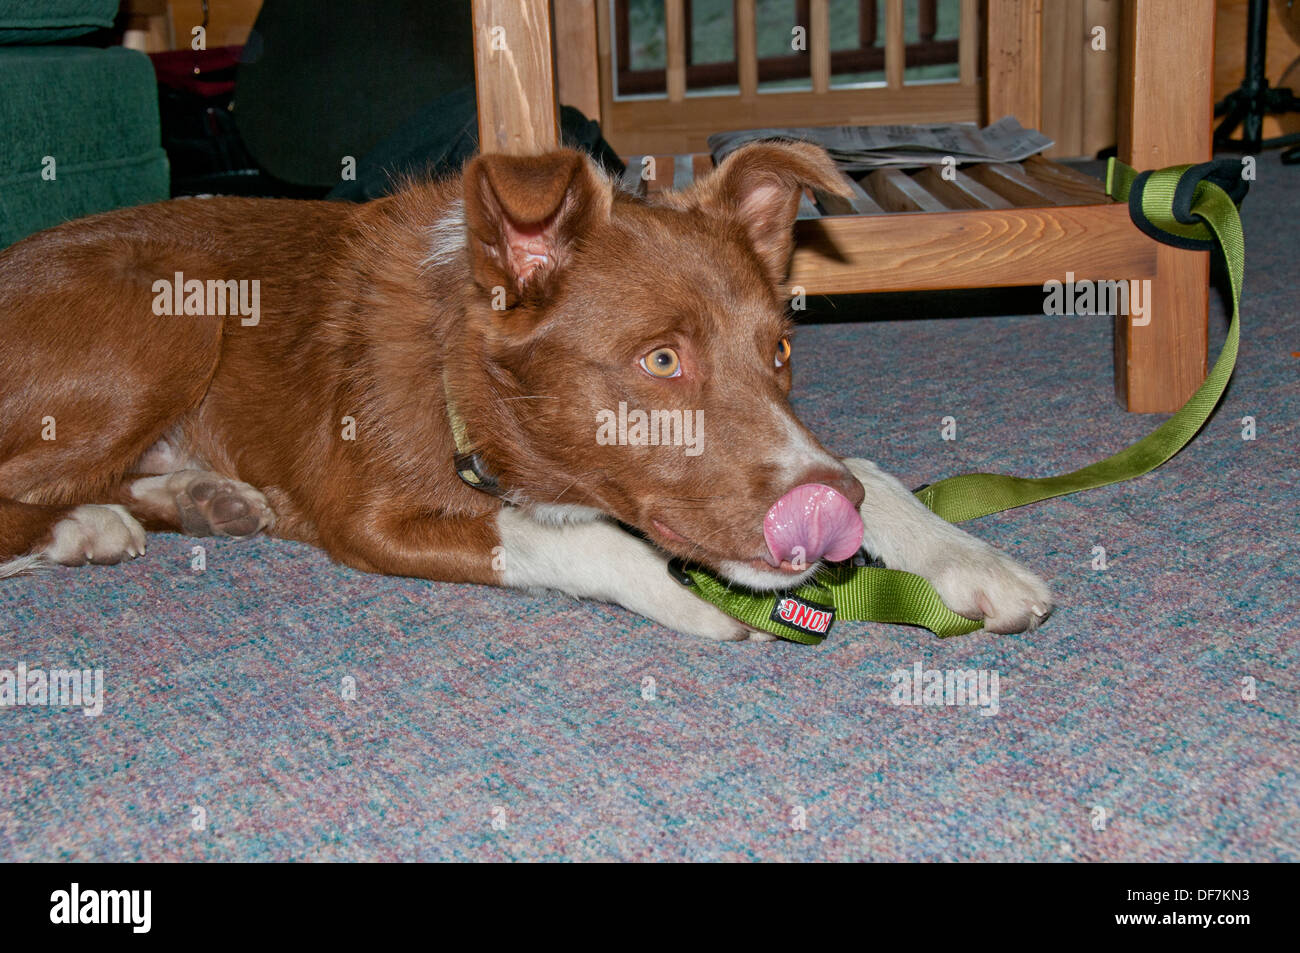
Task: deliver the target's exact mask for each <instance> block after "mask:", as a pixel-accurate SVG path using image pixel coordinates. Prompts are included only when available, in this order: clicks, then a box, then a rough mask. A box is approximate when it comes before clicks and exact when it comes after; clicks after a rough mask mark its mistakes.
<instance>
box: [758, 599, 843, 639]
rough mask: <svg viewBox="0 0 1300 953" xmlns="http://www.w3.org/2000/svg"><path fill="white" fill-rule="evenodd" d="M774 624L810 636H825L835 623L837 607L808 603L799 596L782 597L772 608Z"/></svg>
mask: <svg viewBox="0 0 1300 953" xmlns="http://www.w3.org/2000/svg"><path fill="white" fill-rule="evenodd" d="M770 618H771V620H772V621H773V622H780V623H781V624H782V625H788V626H789V627H790V628H792V629H796V630H798V631H799V632H806V633H808V634H809V635H825V634H826V633H827V632H829V631H830V630H831V623H832V622H834V621H835V607H834V606H824V605H822V604H821V603H818V602H807V601H805V600H803V599H800V598H799V597H798V596H782V597H781V598H779V599H777V600H776V605H774V606H773V607H772V615H771V616H770Z"/></svg>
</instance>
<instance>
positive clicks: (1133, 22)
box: [1094, 0, 1214, 413]
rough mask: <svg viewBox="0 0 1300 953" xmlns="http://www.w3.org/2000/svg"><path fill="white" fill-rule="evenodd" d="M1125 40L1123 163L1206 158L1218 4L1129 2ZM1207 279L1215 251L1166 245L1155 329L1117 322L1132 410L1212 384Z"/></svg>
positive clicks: (1121, 391)
mask: <svg viewBox="0 0 1300 953" xmlns="http://www.w3.org/2000/svg"><path fill="white" fill-rule="evenodd" d="M1121 39H1122V43H1123V49H1122V57H1123V59H1122V61H1121V64H1120V74H1121V75H1120V101H1119V156H1120V159H1121V160H1122V161H1124V162H1127V163H1128V164H1129V165H1131V166H1133V167H1134V168H1135V169H1138V170H1139V171H1141V170H1144V169H1155V168H1161V167H1163V166H1169V165H1176V164H1179V163H1183V162H1205V161H1206V160H1208V159H1209V158H1210V154H1211V142H1210V137H1211V120H1212V117H1213V99H1212V93H1213V88H1212V82H1213V77H1214V0H1126V3H1125V7H1124V32H1123V36H1122V37H1121ZM1094 55H1095V54H1094ZM1209 273H1210V263H1209V253H1208V252H1194V251H1184V250H1182V249H1178V248H1172V247H1170V246H1168V245H1161V246H1159V248H1158V250H1157V273H1156V277H1155V278H1154V279H1152V282H1151V302H1150V305H1149V307H1150V315H1149V317H1150V321H1149V323H1146V324H1145V325H1141V326H1134V324H1133V322H1132V321H1131V320H1130V319H1128V318H1127V317H1124V316H1122V315H1121V316H1120V317H1118V318H1116V323H1115V392H1116V394H1117V395H1118V397H1119V399H1120V402H1121V403H1123V404H1124V406H1125V407H1127V408H1128V409H1129V410H1132V411H1138V412H1142V413H1156V412H1169V411H1174V410H1177V409H1178V408H1179V407H1180V406H1182V404H1183V402H1184V401H1185V400H1187V398H1188V397H1190V396H1191V394H1192V393H1193V392H1194V391H1195V390H1196V388H1197V387H1198V386H1199V385H1200V383H1201V381H1202V380H1204V379H1205V373H1206V359H1207V355H1208V341H1207V322H1208V318H1209ZM1144 320H1145V319H1144Z"/></svg>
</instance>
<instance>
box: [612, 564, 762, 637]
mask: <svg viewBox="0 0 1300 953" xmlns="http://www.w3.org/2000/svg"><path fill="white" fill-rule="evenodd" d="M665 575H666V574H665ZM667 582H668V585H665V586H663V587H662V588H661V589H659V591H657V592H655V593H654V594H653V600H652V602H651V603H650V604H647V605H641V606H635V607H632V606H629V608H636V609H637V610H638V611H641V612H643V613H644V614H645V615H647V616H649V617H650V618H652V619H654V620H655V621H656V622H658V623H659V624H660V625H662V626H664V627H665V628H669V629H675V630H676V631H678V632H681V633H683V634H685V635H694V636H697V637H699V638H702V639H709V640H711V641H713V642H744V641H750V642H770V641H773V640H774V639H775V638H776V636H773V635H768V633H766V632H755V631H754V630H753V629H751V628H749V626H747V625H745V624H744V623H743V622H739V621H737V620H736V619H733V618H732V617H731V616H729V615H727V614H726V613H725V612H723V611H722V610H721V609H719V608H718V607H717V606H715V605H713V604H712V603H711V602H705V601H704V600H703V599H701V598H700V597H699V596H697V595H695V594H694V593H693V592H691V590H690V589H689V588H687V587H686V586H683V585H681V584H680V583H678V582H675V581H673V580H671V579H668V580H667Z"/></svg>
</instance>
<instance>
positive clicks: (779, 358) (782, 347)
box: [776, 338, 790, 367]
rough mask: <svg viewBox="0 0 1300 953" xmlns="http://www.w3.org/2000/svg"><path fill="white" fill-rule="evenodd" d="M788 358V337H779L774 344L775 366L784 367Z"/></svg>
mask: <svg viewBox="0 0 1300 953" xmlns="http://www.w3.org/2000/svg"><path fill="white" fill-rule="evenodd" d="M788 360H790V339H789V338H781V340H780V341H779V342H778V343H777V345H776V366H777V367H785V362H786V361H788Z"/></svg>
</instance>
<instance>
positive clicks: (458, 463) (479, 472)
mask: <svg viewBox="0 0 1300 953" xmlns="http://www.w3.org/2000/svg"><path fill="white" fill-rule="evenodd" d="M442 392H443V401H444V403H445V404H446V406H447V422H448V423H449V424H451V435H452V438H453V439H454V440H455V441H456V453H455V455H454V456H453V457H452V458H451V459H452V464H453V465H454V466H455V467H456V475H457V476H459V477H460V478H461V480H463V481H464V482H465V483H466V484H467V485H468V486H472V487H473V488H474V489H476V490H482V491H483V492H484V493H489V494H491V495H492V496H504V495H505V490H504V489H502V487H501V481H500V480H498V479H497V476H496V474H495V473H493V472H492V471H491V470H490V469H488V466H487V464H486V463H485V462H484V461H483V455H482V454H480V453H479V452H478V450H477V449H475V447H474V445H473V444H472V443H471V442H470V439H469V432H468V429H467V428H466V426H465V418H464V417H462V416H461V415H460V411H459V410H457V408H456V401H455V399H454V398H453V397H452V396H451V379H450V375H449V373H448V371H447V368H446V367H444V368H443V369H442Z"/></svg>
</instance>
